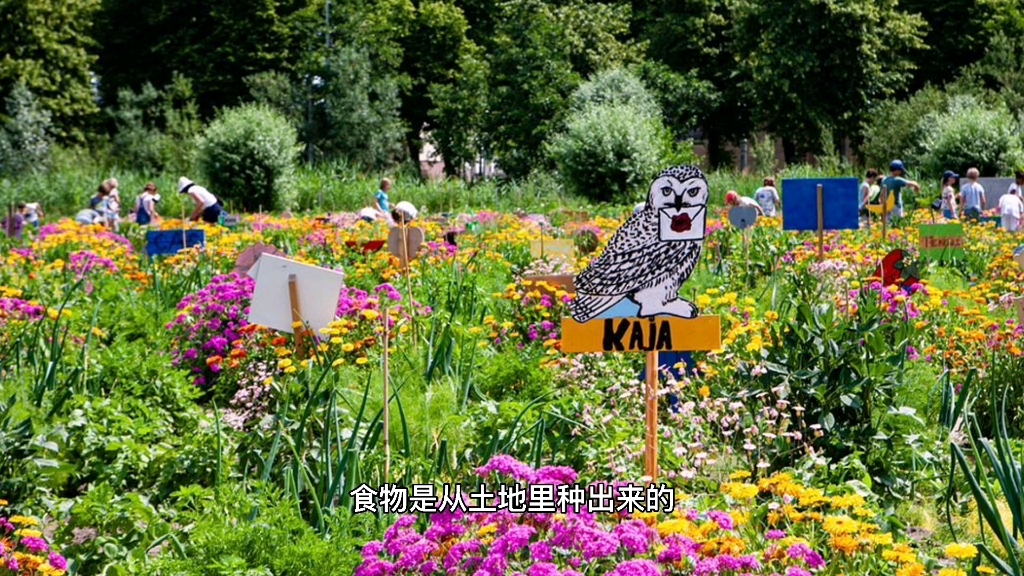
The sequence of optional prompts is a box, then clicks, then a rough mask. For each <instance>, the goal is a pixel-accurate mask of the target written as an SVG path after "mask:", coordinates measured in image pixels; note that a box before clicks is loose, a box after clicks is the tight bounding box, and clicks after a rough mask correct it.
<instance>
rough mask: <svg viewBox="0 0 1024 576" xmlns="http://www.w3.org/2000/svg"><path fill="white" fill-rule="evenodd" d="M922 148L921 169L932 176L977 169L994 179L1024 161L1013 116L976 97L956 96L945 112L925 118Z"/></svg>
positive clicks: (1001, 106)
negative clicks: (946, 171)
mask: <svg viewBox="0 0 1024 576" xmlns="http://www.w3.org/2000/svg"><path fill="white" fill-rule="evenodd" d="M922 146H923V148H924V155H923V157H922V159H921V161H922V162H921V167H922V168H923V169H924V170H925V171H926V173H929V174H941V173H942V171H943V170H955V171H959V172H964V171H965V170H966V169H967V168H969V167H971V166H974V167H977V168H978V170H979V171H980V172H981V174H982V175H985V176H995V175H997V174H1007V173H1009V172H1011V171H1012V170H1013V169H1014V168H1016V167H1017V166H1019V165H1020V164H1021V162H1022V161H1024V148H1022V146H1021V137H1020V126H1019V125H1018V123H1017V121H1016V120H1015V119H1014V117H1013V115H1011V114H1010V112H1009V111H1008V110H1007V109H1006V108H1005V106H1003V105H1001V104H999V105H994V106H986V105H985V104H984V103H983V102H981V101H980V100H979V99H978V98H976V97H974V96H956V97H954V98H953V99H952V100H950V102H949V107H948V109H947V110H946V111H944V112H934V113H932V114H930V115H929V116H928V117H926V118H925V119H924V138H923V139H922Z"/></svg>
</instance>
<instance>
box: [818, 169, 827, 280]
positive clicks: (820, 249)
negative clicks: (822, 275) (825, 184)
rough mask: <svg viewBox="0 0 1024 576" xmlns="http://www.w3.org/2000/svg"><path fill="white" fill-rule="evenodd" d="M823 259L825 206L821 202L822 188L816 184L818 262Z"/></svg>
mask: <svg viewBox="0 0 1024 576" xmlns="http://www.w3.org/2000/svg"><path fill="white" fill-rule="evenodd" d="M824 259H825V207H824V205H823V202H822V188H821V184H818V262H821V261H822V260H824Z"/></svg>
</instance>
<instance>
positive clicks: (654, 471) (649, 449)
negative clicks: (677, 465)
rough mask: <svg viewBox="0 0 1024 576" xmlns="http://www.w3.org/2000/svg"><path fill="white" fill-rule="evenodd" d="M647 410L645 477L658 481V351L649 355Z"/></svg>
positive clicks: (653, 351) (645, 411)
mask: <svg viewBox="0 0 1024 576" xmlns="http://www.w3.org/2000/svg"><path fill="white" fill-rule="evenodd" d="M646 376H647V378H646V380H647V385H646V386H645V389H646V390H645V404H646V406H645V409H644V413H645V416H646V417H647V432H646V434H645V435H644V475H645V476H647V477H649V478H650V481H651V482H655V481H656V480H657V479H658V351H657V350H652V351H650V352H648V353H647V374H646Z"/></svg>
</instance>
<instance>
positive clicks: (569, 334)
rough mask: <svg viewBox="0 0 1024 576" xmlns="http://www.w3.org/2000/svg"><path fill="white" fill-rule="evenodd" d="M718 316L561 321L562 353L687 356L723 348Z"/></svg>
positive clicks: (720, 323) (720, 324)
mask: <svg viewBox="0 0 1024 576" xmlns="http://www.w3.org/2000/svg"><path fill="white" fill-rule="evenodd" d="M721 335H722V322H721V318H720V317H719V316H698V317H696V318H693V319H690V320H686V319H683V318H672V317H661V318H604V319H599V320H592V321H590V322H577V321H575V320H572V319H570V318H565V319H563V320H562V352H570V353H575V352H582V353H585V352H655V351H656V352H688V351H695V350H707V351H710V350H717V349H719V348H721V347H722V338H721Z"/></svg>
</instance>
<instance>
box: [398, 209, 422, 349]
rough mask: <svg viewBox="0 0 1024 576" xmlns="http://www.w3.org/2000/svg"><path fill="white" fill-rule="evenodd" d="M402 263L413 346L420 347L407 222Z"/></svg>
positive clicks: (404, 226)
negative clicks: (417, 334)
mask: <svg viewBox="0 0 1024 576" xmlns="http://www.w3.org/2000/svg"><path fill="white" fill-rule="evenodd" d="M401 226H402V263H403V264H404V266H405V290H406V293H408V295H409V310H410V315H409V321H410V322H412V345H413V348H417V347H419V342H418V340H419V338H417V337H416V309H415V308H414V307H413V304H412V272H411V271H410V269H409V227H408V224H407V223H406V222H402V224H401Z"/></svg>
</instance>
